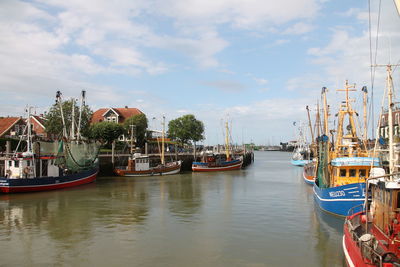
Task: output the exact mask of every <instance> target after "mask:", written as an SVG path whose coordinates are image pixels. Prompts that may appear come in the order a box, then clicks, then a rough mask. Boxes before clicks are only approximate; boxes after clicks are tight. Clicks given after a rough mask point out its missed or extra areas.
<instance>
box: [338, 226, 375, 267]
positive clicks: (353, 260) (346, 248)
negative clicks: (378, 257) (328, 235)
mask: <svg viewBox="0 0 400 267" xmlns="http://www.w3.org/2000/svg"><path fill="white" fill-rule="evenodd" d="M342 246H343V254H344V258H345V260H346V265H347V266H351V267H354V266H357V267H364V266H365V267H367V266H376V265H373V264H369V263H368V262H366V260H365V259H364V258H363V257H362V255H361V250H360V247H359V246H358V244H357V243H356V241H354V240H353V239H352V237H351V233H350V231H349V229H348V228H347V226H346V224H345V227H344V229H343V241H342Z"/></svg>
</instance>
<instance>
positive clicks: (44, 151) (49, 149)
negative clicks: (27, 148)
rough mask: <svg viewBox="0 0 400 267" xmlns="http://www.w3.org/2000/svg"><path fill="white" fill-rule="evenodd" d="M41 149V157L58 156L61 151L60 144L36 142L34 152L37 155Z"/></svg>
mask: <svg viewBox="0 0 400 267" xmlns="http://www.w3.org/2000/svg"><path fill="white" fill-rule="evenodd" d="M38 149H39V152H40V155H52V156H54V155H57V154H58V150H59V143H58V142H42V141H40V142H36V143H35V144H34V150H35V153H36V154H37V150H38Z"/></svg>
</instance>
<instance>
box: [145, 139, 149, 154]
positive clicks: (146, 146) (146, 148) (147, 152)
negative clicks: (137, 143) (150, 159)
mask: <svg viewBox="0 0 400 267" xmlns="http://www.w3.org/2000/svg"><path fill="white" fill-rule="evenodd" d="M144 154H145V155H146V156H147V154H149V148H148V145H147V142H146V143H144Z"/></svg>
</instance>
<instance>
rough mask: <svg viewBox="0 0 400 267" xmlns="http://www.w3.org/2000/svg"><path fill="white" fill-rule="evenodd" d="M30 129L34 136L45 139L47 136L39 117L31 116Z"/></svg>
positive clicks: (41, 119)
mask: <svg viewBox="0 0 400 267" xmlns="http://www.w3.org/2000/svg"><path fill="white" fill-rule="evenodd" d="M31 129H32V133H33V134H34V135H36V136H39V137H43V138H47V137H48V134H47V133H46V131H45V129H46V128H45V127H44V119H43V117H41V116H37V115H31Z"/></svg>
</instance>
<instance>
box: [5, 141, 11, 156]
mask: <svg viewBox="0 0 400 267" xmlns="http://www.w3.org/2000/svg"><path fill="white" fill-rule="evenodd" d="M10 153H11V141H6V155H9V154H10Z"/></svg>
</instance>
